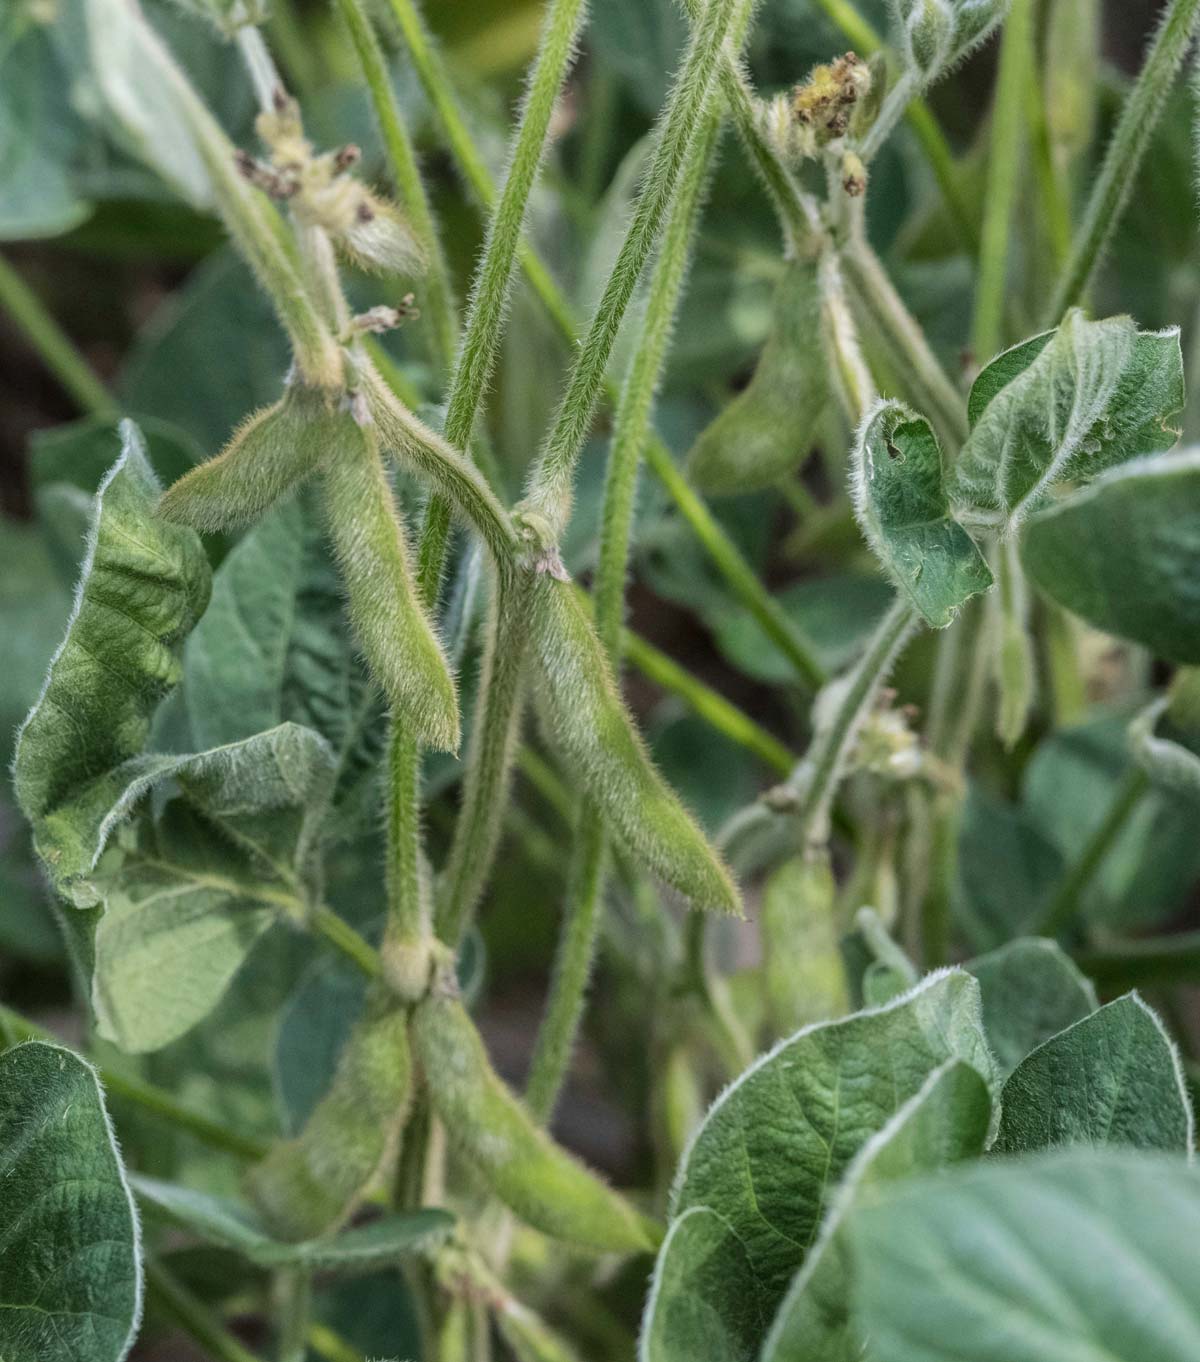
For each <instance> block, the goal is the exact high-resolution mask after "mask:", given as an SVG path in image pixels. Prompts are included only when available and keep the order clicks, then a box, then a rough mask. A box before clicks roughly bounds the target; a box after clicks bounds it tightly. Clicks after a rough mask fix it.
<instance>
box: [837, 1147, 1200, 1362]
mask: <svg viewBox="0 0 1200 1362" xmlns="http://www.w3.org/2000/svg"><path fill="white" fill-rule="evenodd" d="M847 1223H848V1231H849V1236H850V1244H851V1257H852V1261H853V1264H854V1274H855V1283H856V1289H855V1306H856V1314H857V1316H858V1318H859V1320H860V1322H861V1324H862V1327H863V1328H864V1329H865V1330H866V1332H867V1333H869V1335H870V1338H871V1350H872V1351H871V1355H872V1356H873V1357H878V1358H886V1359H887V1362H945V1359H946V1358H947V1356H952V1357H955V1358H970V1359H971V1362H1047V1359H1049V1358H1055V1359H1062V1362H1067V1359H1069V1360H1070V1362H1149V1359H1150V1358H1153V1359H1154V1362H1192V1359H1193V1358H1195V1357H1197V1356H1200V1304H1197V1302H1200V1260H1198V1259H1197V1256H1196V1253H1195V1252H1194V1245H1195V1234H1196V1225H1197V1224H1198V1223H1200V1181H1198V1180H1197V1178H1196V1174H1195V1173H1194V1172H1193V1171H1192V1170H1191V1169H1190V1168H1187V1167H1185V1166H1184V1165H1183V1164H1182V1163H1181V1162H1180V1161H1179V1160H1168V1159H1166V1158H1163V1157H1161V1156H1152V1155H1147V1154H1139V1153H1134V1152H1131V1151H1117V1150H1103V1151H1101V1150H1082V1149H1079V1150H1071V1151H1063V1152H1059V1153H1056V1154H1053V1155H1048V1156H1042V1157H1040V1158H1037V1159H1029V1160H1019V1161H1015V1160H1014V1161H1009V1160H1005V1161H992V1162H986V1163H979V1164H973V1165H967V1166H965V1167H963V1168H962V1169H957V1170H954V1171H952V1172H946V1173H942V1174H940V1175H939V1176H937V1177H936V1178H928V1179H917V1180H914V1181H912V1182H905V1183H900V1184H895V1185H891V1186H889V1187H887V1188H886V1189H884V1193H883V1194H881V1195H880V1196H879V1197H878V1200H877V1201H875V1202H873V1203H872V1204H870V1205H866V1204H864V1205H861V1206H858V1207H856V1208H855V1209H854V1211H853V1212H852V1213H851V1215H850V1217H849V1220H848V1222H847Z"/></svg>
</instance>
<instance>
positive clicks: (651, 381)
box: [526, 5, 749, 1121]
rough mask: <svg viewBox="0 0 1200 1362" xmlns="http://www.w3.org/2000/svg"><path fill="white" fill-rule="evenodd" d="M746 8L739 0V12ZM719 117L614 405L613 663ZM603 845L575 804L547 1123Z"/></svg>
mask: <svg viewBox="0 0 1200 1362" xmlns="http://www.w3.org/2000/svg"><path fill="white" fill-rule="evenodd" d="M748 8H749V7H748V6H746V5H743V10H744V11H746V10H748ZM720 123H721V119H720V110H719V109H716V108H714V109H711V110H710V111H709V112H708V114H707V116H706V120H705V127H704V129H703V134H702V136H701V138H700V142H699V146H698V147H697V150H696V154H695V156H694V157H693V158H692V160H691V161H690V162H689V164H688V167H687V173H686V175H685V176H684V179H683V182H682V183H681V185H680V187H679V194H678V196H677V197H676V199H675V202H674V203H673V204H672V206H671V211H670V214H669V216H668V219H667V225H666V228H665V230H664V232H663V239H662V246H661V247H660V249H659V254H658V259H657V261H656V263H655V267H654V272H653V274H652V276H651V280H650V287H649V294H648V297H647V302H646V314H645V318H644V320H643V323H642V330H641V334H640V336H639V338H638V344H637V346H636V347H635V349H634V353H633V356H632V358H631V360H630V363H629V369H628V372H627V374H626V378H625V385H624V388H623V390H622V393H621V400H620V402H619V403H618V405H617V415H616V423H615V425H614V428H613V437H612V446H611V449H610V451H609V456H608V469H607V475H606V479H605V488H604V502H603V510H602V514H601V527H600V558H599V565H598V567H597V569H596V584H595V588H594V591H593V599H594V602H595V618H596V632H597V634H598V635H599V638H600V642H601V644H602V645H603V647H604V650H605V652H606V653H607V654H608V658H609V661H610V662H611V663H612V664H613V666H614V667H618V666H619V664H620V657H621V632H622V624H623V620H624V613H625V581H626V576H627V574H628V570H629V549H630V543H631V540H632V537H633V516H634V505H635V501H636V498H637V483H638V470H639V467H640V465H641V453H642V449H643V447H644V445H645V442H646V436H647V432H648V431H649V428H650V417H651V412H652V410H653V406H654V396H655V393H656V391H657V389H658V385H659V382H660V380H661V377H662V372H663V368H664V365H665V363H666V358H667V353H668V350H669V348H670V341H671V332H672V328H673V325H674V321H675V314H676V311H677V309H678V306H679V300H680V297H681V294H682V290H683V283H684V280H685V278H686V277H687V271H688V265H689V264H690V262H691V256H692V243H693V241H694V238H695V233H696V224H697V219H698V217H699V212H700V206H701V203H702V201H703V196H704V185H705V182H706V180H707V176H708V167H709V164H710V162H711V160H712V156H713V152H714V150H715V149H716V144H717V140H718V137H719V135H720ZM606 842H607V839H606V836H605V829H604V821H603V819H602V817H601V816H600V813H599V811H598V810H597V809H596V808H595V806H594V805H592V804H591V803H590V802H589V801H587V800H584V801H581V803H580V809H579V817H578V819H577V825H576V831H575V841H574V846H573V849H572V861H571V872H570V874H569V876H568V884H567V898H566V913H565V917H564V920H563V926H562V935H561V938H560V942H559V948H558V953H557V956H556V959H555V966H554V974H553V980H552V983H551V988H550V995H549V997H548V999H547V1002H546V1009H545V1012H544V1014H543V1018H542V1023H541V1026H540V1027H539V1029H538V1034H537V1041H536V1043H535V1045H534V1051H533V1061H532V1065H531V1068H530V1077H529V1085H528V1089H527V1091H526V1100H527V1101H528V1104H529V1108H530V1110H531V1111H532V1112H533V1114H534V1115H535V1116H536V1117H537V1118H538V1119H539V1120H541V1121H546V1120H548V1119H549V1117H550V1116H551V1114H552V1113H553V1111H554V1105H555V1103H556V1101H557V1100H558V1095H559V1092H560V1091H561V1088H562V1084H563V1080H564V1078H565V1076H566V1071H567V1066H568V1065H569V1063H570V1059H571V1053H572V1051H573V1050H574V1046H575V1037H576V1034H577V1033H578V1030H579V1024H580V1021H581V1020H582V1017H583V1009H584V1000H585V994H586V991H587V984H588V980H589V978H590V977H591V972H592V962H593V959H594V957H595V952H596V937H597V933H598V931H599V926H600V917H601V913H602V911H603V905H604V890H605V879H606V876H605V867H606V862H607V853H606Z"/></svg>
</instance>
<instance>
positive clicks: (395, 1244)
mask: <svg viewBox="0 0 1200 1362" xmlns="http://www.w3.org/2000/svg"><path fill="white" fill-rule="evenodd" d="M132 1182H133V1189H134V1191H135V1192H136V1193H137V1195H138V1196H139V1197H140V1198H141V1200H142V1201H143V1202H145V1203H146V1204H147V1205H149V1206H150V1207H151V1209H152V1210H154V1211H156V1212H158V1213H160V1214H161V1215H163V1216H165V1217H166V1218H167V1219H169V1220H171V1221H173V1222H174V1223H175V1224H177V1225H181V1226H182V1227H183V1228H184V1229H187V1230H191V1231H193V1232H194V1233H195V1234H197V1235H199V1236H200V1237H201V1238H202V1239H205V1240H207V1241H208V1242H210V1243H213V1244H219V1245H221V1246H222V1247H224V1248H229V1249H233V1250H234V1251H235V1252H236V1253H240V1254H241V1255H242V1257H244V1258H248V1259H249V1260H250V1262H252V1263H256V1264H258V1265H259V1266H260V1267H291V1266H299V1267H307V1268H310V1269H313V1270H316V1271H335V1272H361V1271H364V1270H369V1269H370V1268H372V1267H375V1266H378V1265H380V1264H382V1263H387V1262H394V1261H395V1260H396V1259H397V1258H399V1257H400V1256H402V1255H403V1254H405V1253H410V1252H412V1251H413V1250H414V1249H418V1248H425V1247H427V1246H428V1245H429V1244H430V1243H431V1242H434V1241H436V1240H437V1239H439V1238H441V1237H444V1236H445V1235H446V1234H447V1233H448V1232H449V1230H450V1229H451V1228H452V1226H453V1224H454V1217H453V1216H452V1215H450V1213H449V1212H448V1211H442V1210H438V1209H436V1208H433V1207H425V1208H423V1209H421V1210H416V1211H407V1212H400V1213H392V1214H388V1215H384V1216H381V1217H380V1218H379V1219H378V1220H372V1221H370V1222H369V1223H367V1224H365V1225H360V1226H357V1227H355V1228H354V1229H349V1230H343V1231H342V1233H341V1234H337V1235H334V1236H333V1237H331V1238H324V1239H309V1240H303V1241H301V1242H299V1243H294V1244H288V1243H284V1242H282V1241H281V1240H279V1239H275V1238H274V1237H273V1236H272V1235H271V1233H270V1232H269V1230H268V1229H267V1227H266V1226H265V1225H264V1224H263V1222H262V1220H261V1219H260V1218H259V1216H258V1215H257V1214H256V1213H255V1211H254V1210H253V1209H252V1208H251V1207H250V1206H248V1205H245V1204H244V1203H242V1202H239V1201H235V1200H233V1199H232V1198H229V1197H220V1196H211V1195H209V1194H208V1193H205V1192H197V1191H193V1190H192V1189H190V1188H188V1187H180V1186H179V1185H178V1184H176V1183H170V1182H161V1181H159V1180H158V1179H156V1178H146V1177H138V1176H135V1177H134V1178H133V1179H132Z"/></svg>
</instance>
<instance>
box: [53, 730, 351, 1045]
mask: <svg viewBox="0 0 1200 1362" xmlns="http://www.w3.org/2000/svg"><path fill="white" fill-rule="evenodd" d="M147 760H149V761H153V762H154V763H155V769H154V772H153V775H150V776H146V777H141V778H139V779H136V780H134V781H132V782H131V783H130V785H129V786H128V787H127V790H126V793H125V795H124V796H123V797H122V799H121V800H120V801H118V803H117V804H116V805H114V806H113V807H112V808H111V809H110V810H109V811H108V812H106V813H105V814H104V816H103V818H102V819H101V820H100V821H99V822H98V823H97V824H95V825H94V826H95V828H96V833H95V840H94V845H95V846H96V854H97V856H99V855H100V852H101V851H102V849H103V848H104V846H105V845H106V844H107V841H108V836H109V832H110V830H111V828H112V826H113V824H114V823H115V820H116V819H117V818H118V817H120V816H121V815H122V814H123V813H124V812H125V811H126V810H128V809H131V808H132V807H133V806H134V805H135V804H136V803H137V802H138V800H139V799H141V798H142V796H143V795H144V794H145V793H146V792H147V791H148V789H149V788H150V787H151V786H152V785H153V784H155V783H157V782H159V781H161V780H163V779H165V778H166V777H168V776H170V777H171V778H173V779H174V780H175V781H177V782H178V784H179V786H180V788H181V790H182V792H183V797H182V798H180V799H176V800H172V801H171V802H170V803H169V804H168V805H167V807H166V809H165V810H164V811H163V812H162V813H161V814H160V815H158V816H152V817H145V818H143V819H142V820H141V822H140V823H139V824H138V826H137V827H136V828H134V829H131V830H130V832H129V833H128V834H126V835H124V836H122V837H121V838H119V839H118V843H117V845H116V846H114V847H112V848H111V850H109V851H108V853H107V854H105V855H104V856H103V859H102V860H100V861H99V864H98V865H97V868H96V870H95V872H93V873H92V874H91V875H90V877H89V878H87V879H86V880H81V881H80V882H79V883H77V884H76V885H74V886H72V892H73V894H74V897H75V900H76V901H77V902H87V901H89V900H90V901H92V902H102V903H103V905H104V914H103V916H102V917H101V918H100V920H99V923H98V924H97V926H96V931H95V963H94V975H93V989H92V1001H93V1005H94V1007H95V1011H96V1018H97V1022H98V1024H99V1028H100V1033H101V1035H103V1036H105V1037H106V1038H107V1039H109V1040H112V1041H114V1042H115V1043H116V1044H118V1045H119V1046H121V1048H122V1049H124V1050H126V1051H129V1052H131V1053H139V1052H142V1051H147V1050H155V1049H159V1048H160V1047H162V1046H163V1045H166V1044H168V1043H169V1042H170V1041H172V1040H174V1039H176V1037H178V1036H181V1035H183V1034H184V1032H186V1031H187V1030H188V1029H190V1028H191V1027H192V1026H193V1025H195V1023H196V1022H198V1021H200V1020H201V1019H202V1018H203V1017H204V1016H206V1015H207V1014H208V1013H209V1012H210V1011H211V1010H212V1008H213V1007H214V1006H215V1005H216V1004H217V1002H218V1001H219V1000H220V998H221V996H222V994H223V993H224V992H225V989H226V988H227V987H228V985H229V982H230V980H231V979H232V978H233V976H234V974H235V973H236V971H237V970H238V968H239V967H240V966H241V964H242V962H243V961H244V960H245V958H246V956H247V955H248V954H249V952H250V950H251V948H252V947H253V946H254V944H255V942H256V941H257V940H258V938H259V937H260V936H261V935H262V934H263V933H264V932H265V931H266V930H267V929H268V928H269V927H270V926H272V925H273V924H274V923H275V922H277V921H279V920H280V919H281V918H290V919H292V920H294V921H295V920H301V919H302V918H303V914H304V911H305V909H306V906H307V904H308V901H309V897H310V890H309V883H310V871H311V866H310V861H311V858H312V856H313V854H314V843H315V840H316V837H317V834H318V831H319V825H320V822H321V819H322V817H323V815H324V811H325V809H326V807H327V802H328V797H329V789H330V784H331V780H332V759H331V757H330V754H329V750H328V748H327V747H326V745H325V743H324V742H323V741H322V740H321V739H320V738H319V737H318V736H317V735H316V734H315V733H311V732H309V730H307V729H303V728H299V727H298V726H297V725H295V724H284V725H281V726H280V727H279V728H276V729H272V730H271V731H270V732H268V733H263V734H260V735H258V736H257V737H255V738H251V739H248V740H246V741H245V742H242V743H236V744H233V745H231V746H229V747H224V748H217V749H216V750H214V751H212V752H206V753H201V754H199V755H196V756H189V757H162V758H156V759H147Z"/></svg>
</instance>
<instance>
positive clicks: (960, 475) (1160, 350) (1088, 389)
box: [950, 311, 1184, 532]
mask: <svg viewBox="0 0 1200 1362" xmlns="http://www.w3.org/2000/svg"><path fill="white" fill-rule="evenodd" d="M1183 403H1184V392H1183V358H1182V354H1181V352H1180V349H1179V333H1178V331H1177V330H1172V331H1164V332H1158V333H1155V332H1143V331H1138V329H1137V327H1136V326H1135V325H1134V323H1133V321H1132V319H1131V318H1129V317H1111V318H1109V319H1108V320H1106V321H1099V322H1089V321H1086V320H1085V319H1084V317H1083V314H1082V313H1081V312H1078V311H1074V312H1070V313H1068V314H1067V316H1066V318H1065V319H1064V321H1063V323H1062V325H1061V326H1060V327H1059V328H1058V330H1057V331H1055V332H1052V333H1051V334H1050V335H1049V336H1046V337H1035V338H1034V340H1032V341H1027V342H1025V343H1024V344H1023V345H1021V346H1018V347H1016V348H1015V349H1014V350H1010V351H1007V352H1006V353H1005V354H1003V355H1001V356H1000V357H999V358H998V359H996V360H994V361H993V362H992V363H991V364H990V365H989V366H988V367H987V368H986V369H984V371H983V373H982V374H980V376H979V377H978V378H977V379H976V381H975V387H974V389H973V390H972V394H971V401H970V403H969V406H968V411H969V414H970V417H971V433H970V435H969V436H968V438H967V442H966V444H965V445H964V446H963V449H962V453H961V454H960V455H959V458H958V461H957V463H956V464H955V467H954V474H953V476H952V478H951V481H950V499H951V501H952V502H953V504H954V505H955V507H956V509H958V510H959V511H961V512H970V513H972V514H982V515H983V516H984V517H985V518H988V519H990V520H994V521H998V522H999V524H1000V526H1001V528H1002V529H1004V530H1005V531H1006V532H1009V531H1011V530H1012V529H1013V528H1015V527H1016V526H1017V525H1018V524H1020V523H1021V522H1022V521H1023V520H1024V519H1025V518H1026V517H1027V516H1028V515H1029V514H1030V513H1031V512H1032V511H1035V510H1037V509H1038V508H1039V506H1041V505H1042V504H1043V502H1044V501H1045V499H1046V497H1047V495H1048V494H1049V492H1050V491H1051V489H1052V488H1053V487H1054V486H1055V485H1056V484H1058V483H1062V482H1065V481H1076V482H1088V481H1090V480H1091V479H1092V478H1095V477H1096V476H1097V475H1098V474H1100V473H1103V472H1104V471H1105V470H1106V469H1109V468H1112V467H1114V466H1115V465H1117V464H1120V463H1124V462H1125V461H1126V460H1128V459H1131V458H1134V457H1135V456H1137V455H1139V454H1149V453H1154V452H1158V451H1163V450H1167V449H1170V448H1171V447H1172V445H1174V444H1175V442H1176V441H1177V440H1178V438H1179V432H1178V430H1177V429H1175V428H1174V427H1173V426H1172V425H1171V420H1172V418H1174V417H1175V416H1176V415H1177V414H1178V413H1179V412H1180V411H1181V410H1182V409H1183Z"/></svg>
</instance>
